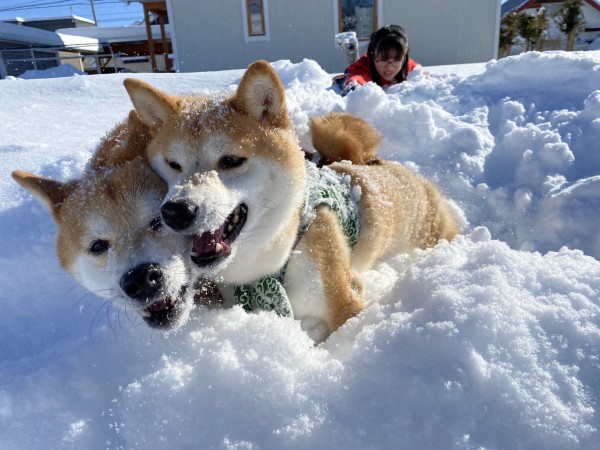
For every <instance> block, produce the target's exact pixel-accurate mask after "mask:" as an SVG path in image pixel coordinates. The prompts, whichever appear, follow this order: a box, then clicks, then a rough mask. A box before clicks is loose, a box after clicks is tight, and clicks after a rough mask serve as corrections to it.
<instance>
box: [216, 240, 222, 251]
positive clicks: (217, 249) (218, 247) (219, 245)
mask: <svg viewBox="0 0 600 450" xmlns="http://www.w3.org/2000/svg"><path fill="white" fill-rule="evenodd" d="M221 250H223V246H222V245H221V243H220V242H217V245H215V253H221Z"/></svg>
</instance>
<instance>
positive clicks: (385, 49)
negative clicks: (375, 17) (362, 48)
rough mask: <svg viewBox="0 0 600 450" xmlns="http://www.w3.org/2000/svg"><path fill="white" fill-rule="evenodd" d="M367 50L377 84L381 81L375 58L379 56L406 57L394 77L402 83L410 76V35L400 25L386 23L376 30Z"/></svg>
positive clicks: (386, 57)
mask: <svg viewBox="0 0 600 450" xmlns="http://www.w3.org/2000/svg"><path fill="white" fill-rule="evenodd" d="M367 52H368V54H369V66H370V69H371V74H372V76H373V81H375V82H376V83H377V84H379V83H380V82H381V80H380V77H379V73H378V72H377V69H376V68H375V58H376V57H378V56H380V57H381V58H382V59H386V60H387V59H388V58H389V57H390V56H391V57H395V58H399V59H400V58H404V62H403V64H402V68H401V69H400V72H398V74H397V75H396V76H395V77H394V78H395V80H396V81H397V82H398V83H402V82H403V81H404V80H406V77H408V36H407V34H406V30H405V29H404V28H402V27H401V26H400V25H386V26H384V27H381V28H380V29H379V30H377V31H376V32H374V33H373V34H372V35H371V41H370V42H369V47H368V48H367Z"/></svg>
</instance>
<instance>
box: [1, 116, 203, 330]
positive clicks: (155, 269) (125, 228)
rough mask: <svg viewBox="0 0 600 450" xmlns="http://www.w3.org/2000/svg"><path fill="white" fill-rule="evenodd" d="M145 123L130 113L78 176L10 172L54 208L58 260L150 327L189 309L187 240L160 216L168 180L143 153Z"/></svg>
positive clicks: (173, 321)
mask: <svg viewBox="0 0 600 450" xmlns="http://www.w3.org/2000/svg"><path fill="white" fill-rule="evenodd" d="M150 138H151V137H150V134H149V133H148V128H147V127H146V126H145V125H144V124H143V123H142V122H140V120H139V119H138V118H137V114H136V113H135V112H133V111H132V112H131V113H130V115H129V117H128V119H127V120H126V121H124V122H123V123H121V124H119V125H118V126H117V127H115V128H114V129H113V130H112V131H111V132H110V133H109V134H108V135H107V136H106V138H105V139H104V140H103V141H102V142H101V144H100V146H99V147H98V149H97V151H96V152H95V154H94V155H93V156H92V158H91V159H90V161H89V163H88V165H87V167H86V170H85V172H84V175H83V176H82V177H81V178H80V179H76V180H72V181H68V182H65V183H63V182H59V181H54V180H51V179H47V178H42V177H40V176H37V175H34V174H30V173H27V172H23V171H19V170H16V171H14V172H13V174H12V176H13V178H14V179H15V180H16V181H17V182H18V183H19V184H20V185H21V186H22V187H24V188H25V189H27V190H28V191H29V192H30V193H32V194H33V195H34V196H35V197H36V198H37V199H38V200H40V201H41V202H42V203H43V204H44V205H45V206H47V208H48V209H49V211H50V212H51V214H52V216H53V218H54V221H55V223H56V226H57V231H58V232H57V241H56V250H57V254H58V257H59V260H60V263H61V265H62V266H63V267H64V268H65V269H66V270H67V271H68V272H69V273H70V274H71V275H72V276H73V277H74V278H75V279H76V280H77V281H78V282H79V283H81V284H82V285H83V286H84V287H85V288H87V289H88V290H90V291H92V292H94V293H95V294H97V295H99V296H101V297H105V298H109V299H111V300H113V301H114V302H115V303H116V304H118V305H119V306H121V307H123V308H125V309H126V310H127V309H132V308H133V309H134V310H135V311H137V312H139V314H140V315H141V317H143V319H144V321H145V322H146V323H147V324H148V325H149V326H151V327H155V328H163V329H169V328H174V327H176V326H177V325H179V324H181V323H182V322H183V321H185V319H186V318H187V315H188V314H189V311H190V310H191V309H192V302H193V293H192V286H189V287H188V285H189V284H190V283H189V280H190V278H189V270H188V268H187V266H188V264H186V263H185V262H184V261H183V259H182V256H181V255H182V253H184V252H185V251H186V250H187V248H188V247H189V246H190V245H191V239H189V238H188V237H186V236H185V235H182V234H174V233H171V232H170V231H169V230H168V229H166V227H163V222H162V220H161V217H160V207H161V204H162V201H163V198H164V196H165V195H166V193H167V185H166V184H165V182H164V181H163V180H162V179H161V178H160V177H159V176H158V175H156V174H155V173H154V172H153V171H152V170H151V167H150V165H149V163H148V161H147V159H146V157H145V152H146V146H147V145H148V142H149V141H150Z"/></svg>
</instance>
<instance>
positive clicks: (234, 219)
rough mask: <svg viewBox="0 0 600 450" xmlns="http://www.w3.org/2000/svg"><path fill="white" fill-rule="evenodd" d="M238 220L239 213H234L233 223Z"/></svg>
mask: <svg viewBox="0 0 600 450" xmlns="http://www.w3.org/2000/svg"><path fill="white" fill-rule="evenodd" d="M239 221H240V215H239V214H236V215H235V216H233V223H238V222H239Z"/></svg>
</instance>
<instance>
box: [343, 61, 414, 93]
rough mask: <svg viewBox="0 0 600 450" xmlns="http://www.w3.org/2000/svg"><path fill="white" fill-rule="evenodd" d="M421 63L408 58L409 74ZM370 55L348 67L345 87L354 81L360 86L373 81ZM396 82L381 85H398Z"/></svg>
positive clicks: (384, 82) (382, 82)
mask: <svg viewBox="0 0 600 450" xmlns="http://www.w3.org/2000/svg"><path fill="white" fill-rule="evenodd" d="M418 65H419V63H417V62H416V61H414V60H412V59H410V58H408V72H407V75H408V74H409V73H411V72H412V71H413V69H414V68H415V67H417V66H418ZM369 66H370V61H369V54H368V53H365V54H364V55H362V56H361V57H360V58H358V59H357V60H356V62H354V63H353V64H352V65H350V66H348V68H347V69H346V80H345V81H344V87H346V86H348V84H350V83H351V82H352V81H356V82H357V83H358V84H361V85H362V84H365V83H368V82H369V81H373V75H372V74H371V68H370V67H369ZM396 83H397V82H396V81H391V82H389V81H385V80H381V82H380V83H379V85H380V86H388V85H390V84H396Z"/></svg>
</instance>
